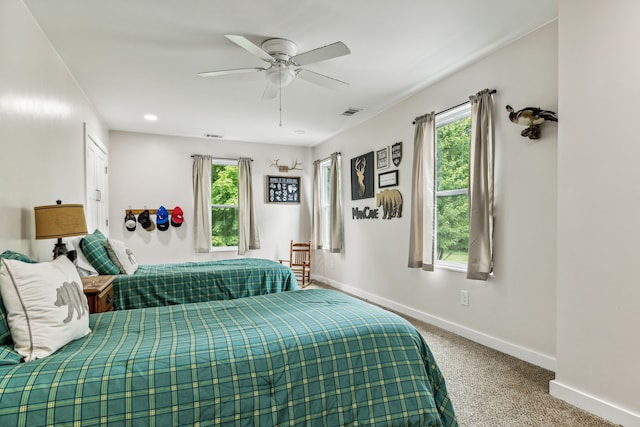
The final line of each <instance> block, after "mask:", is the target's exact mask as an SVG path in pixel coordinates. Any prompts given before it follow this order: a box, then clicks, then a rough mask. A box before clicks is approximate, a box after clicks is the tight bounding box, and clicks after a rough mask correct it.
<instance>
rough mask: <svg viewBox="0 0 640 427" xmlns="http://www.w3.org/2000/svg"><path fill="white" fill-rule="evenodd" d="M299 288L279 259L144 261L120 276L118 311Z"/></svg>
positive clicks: (115, 289) (116, 283) (116, 284)
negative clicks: (176, 262)
mask: <svg viewBox="0 0 640 427" xmlns="http://www.w3.org/2000/svg"><path fill="white" fill-rule="evenodd" d="M293 289H298V284H297V282H296V278H295V275H294V274H293V272H292V271H291V269H290V268H289V267H288V266H286V265H282V264H280V263H278V262H276V261H272V260H268V259H261V258H238V259H225V260H219V261H203V262H185V263H179V264H141V265H140V266H138V269H137V270H136V272H135V273H134V274H132V275H130V276H129V275H125V274H121V275H118V276H116V279H115V281H114V283H113V299H114V301H113V305H114V307H115V308H116V310H123V309H132V308H144V307H159V306H163V305H172V304H185V303H191V302H201V301H214V300H227V299H235V298H242V297H248V296H254V295H263V294H267V293H275V292H282V291H289V290H293Z"/></svg>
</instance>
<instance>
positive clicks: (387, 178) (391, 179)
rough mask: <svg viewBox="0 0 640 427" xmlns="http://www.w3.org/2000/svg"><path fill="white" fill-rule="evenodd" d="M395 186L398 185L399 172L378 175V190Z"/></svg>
mask: <svg viewBox="0 0 640 427" xmlns="http://www.w3.org/2000/svg"><path fill="white" fill-rule="evenodd" d="M394 185H398V171H397V170H393V171H390V172H385V173H379V174H378V188H385V187H393V186H394Z"/></svg>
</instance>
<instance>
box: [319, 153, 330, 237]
mask: <svg viewBox="0 0 640 427" xmlns="http://www.w3.org/2000/svg"><path fill="white" fill-rule="evenodd" d="M330 168H331V159H325V160H323V161H322V162H320V187H321V192H320V209H321V211H322V214H321V215H322V243H323V246H324V247H325V248H328V247H329V226H330V221H329V206H330V201H331V177H330V174H329V170H330Z"/></svg>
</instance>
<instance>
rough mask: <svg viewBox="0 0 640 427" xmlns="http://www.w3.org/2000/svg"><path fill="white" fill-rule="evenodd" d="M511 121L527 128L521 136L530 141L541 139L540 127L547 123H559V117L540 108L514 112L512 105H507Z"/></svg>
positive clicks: (528, 108)
mask: <svg viewBox="0 0 640 427" xmlns="http://www.w3.org/2000/svg"><path fill="white" fill-rule="evenodd" d="M507 111H508V112H509V120H511V121H512V122H513V123H515V124H518V125H523V126H527V128H526V129H525V130H523V131H522V132H520V135H522V136H526V137H528V138H529V139H538V138H540V125H541V124H542V123H544V122H546V121H549V122H557V121H558V116H557V115H556V113H554V112H553V111H549V110H543V109H541V108H538V107H527V108H523V109H521V110H518V111H514V110H513V108H512V107H511V105H507Z"/></svg>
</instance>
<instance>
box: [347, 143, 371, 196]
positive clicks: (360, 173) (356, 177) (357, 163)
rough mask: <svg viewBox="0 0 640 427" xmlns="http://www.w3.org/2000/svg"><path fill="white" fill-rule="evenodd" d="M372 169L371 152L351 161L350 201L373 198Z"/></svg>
mask: <svg viewBox="0 0 640 427" xmlns="http://www.w3.org/2000/svg"><path fill="white" fill-rule="evenodd" d="M374 169H375V164H374V160H373V151H371V152H369V153H366V154H363V155H361V156H358V157H354V158H353V159H351V200H360V199H369V198H371V197H373V194H374V186H375V184H374V181H373V171H374Z"/></svg>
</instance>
